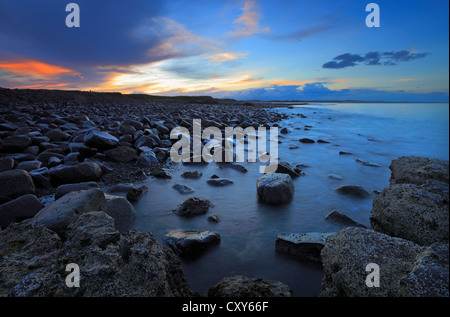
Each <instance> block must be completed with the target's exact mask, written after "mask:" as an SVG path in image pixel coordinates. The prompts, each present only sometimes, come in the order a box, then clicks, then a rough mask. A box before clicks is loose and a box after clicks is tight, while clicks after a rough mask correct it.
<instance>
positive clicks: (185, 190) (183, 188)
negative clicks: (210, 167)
mask: <svg viewBox="0 0 450 317" xmlns="http://www.w3.org/2000/svg"><path fill="white" fill-rule="evenodd" d="M172 188H173V189H175V190H176V191H177V192H179V193H180V194H182V195H186V194H191V193H193V192H195V190H194V189H193V188H192V187H190V186H188V185H183V184H175V185H173V186H172Z"/></svg>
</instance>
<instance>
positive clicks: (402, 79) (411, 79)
mask: <svg viewBox="0 0 450 317" xmlns="http://www.w3.org/2000/svg"><path fill="white" fill-rule="evenodd" d="M414 80H418V79H417V78H401V79H396V80H394V81H414Z"/></svg>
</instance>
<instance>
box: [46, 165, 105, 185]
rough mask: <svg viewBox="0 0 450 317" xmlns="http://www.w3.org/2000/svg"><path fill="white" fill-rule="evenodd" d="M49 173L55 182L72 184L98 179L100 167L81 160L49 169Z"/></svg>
mask: <svg viewBox="0 0 450 317" xmlns="http://www.w3.org/2000/svg"><path fill="white" fill-rule="evenodd" d="M50 175H51V178H52V182H54V183H55V184H61V185H62V184H73V183H81V182H89V181H97V180H99V179H100V177H101V175H102V169H101V168H100V166H99V165H98V164H97V163H94V162H83V163H79V164H76V165H73V166H65V165H63V166H61V167H57V168H54V169H51V170H50Z"/></svg>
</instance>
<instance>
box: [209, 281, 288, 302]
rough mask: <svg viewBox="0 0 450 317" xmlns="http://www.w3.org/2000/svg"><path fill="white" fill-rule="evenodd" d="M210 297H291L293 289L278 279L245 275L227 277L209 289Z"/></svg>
mask: <svg viewBox="0 0 450 317" xmlns="http://www.w3.org/2000/svg"><path fill="white" fill-rule="evenodd" d="M208 296H209V297H291V296H292V290H291V289H290V288H289V286H287V285H286V284H283V283H281V282H278V281H267V280H263V279H260V278H249V277H244V276H233V277H225V278H223V279H222V280H221V281H220V282H219V283H218V284H216V285H214V286H212V287H211V288H210V289H209V290H208Z"/></svg>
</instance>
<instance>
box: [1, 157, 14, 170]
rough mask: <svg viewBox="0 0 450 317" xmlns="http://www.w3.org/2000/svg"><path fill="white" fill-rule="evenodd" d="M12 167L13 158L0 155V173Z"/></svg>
mask: <svg viewBox="0 0 450 317" xmlns="http://www.w3.org/2000/svg"><path fill="white" fill-rule="evenodd" d="M13 168H14V160H13V159H12V158H9V157H8V158H5V157H2V158H1V159H0V173H2V172H6V171H10V170H12V169H13Z"/></svg>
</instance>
